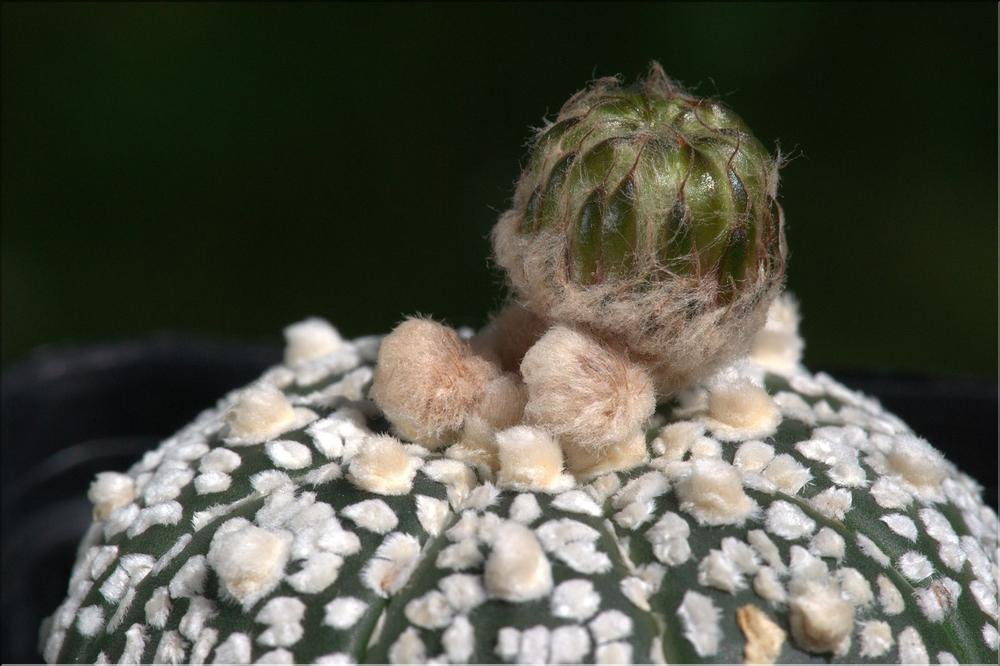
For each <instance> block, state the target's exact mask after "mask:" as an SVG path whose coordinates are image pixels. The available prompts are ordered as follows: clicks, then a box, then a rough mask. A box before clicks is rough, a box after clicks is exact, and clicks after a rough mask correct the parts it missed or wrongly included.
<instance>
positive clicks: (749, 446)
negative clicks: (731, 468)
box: [733, 439, 774, 472]
mask: <svg viewBox="0 0 1000 666" xmlns="http://www.w3.org/2000/svg"><path fill="white" fill-rule="evenodd" d="M773 458H774V447H773V446H771V445H770V444H765V443H764V442H761V441H759V440H756V439H754V440H750V441H749V442H744V443H742V444H740V448H738V449H737V450H736V455H735V456H734V457H733V464H734V465H735V466H736V467H738V468H739V469H741V470H743V471H744V472H762V471H764V468H765V467H767V464H768V463H769V462H771V460H772V459H773Z"/></svg>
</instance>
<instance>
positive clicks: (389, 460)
mask: <svg viewBox="0 0 1000 666" xmlns="http://www.w3.org/2000/svg"><path fill="white" fill-rule="evenodd" d="M416 473H417V463H416V461H415V460H414V459H413V458H411V457H410V456H409V455H407V453H406V450H405V449H404V448H403V445H402V443H401V442H400V441H399V440H398V439H396V438H395V437H392V436H390V435H377V436H374V437H368V438H366V439H365V440H364V442H363V444H362V446H361V450H360V451H359V452H358V454H357V455H356V456H354V457H353V458H351V463H350V466H349V467H348V473H347V478H348V480H349V481H351V483H353V484H354V485H356V486H357V487H359V488H361V489H362V490H367V491H369V492H373V493H377V494H379V495H403V494H405V493H408V492H409V491H410V488H412V487H413V477H414V476H415V475H416Z"/></svg>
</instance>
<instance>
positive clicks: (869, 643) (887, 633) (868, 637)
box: [858, 620, 895, 657]
mask: <svg viewBox="0 0 1000 666" xmlns="http://www.w3.org/2000/svg"><path fill="white" fill-rule="evenodd" d="M858 637H859V638H860V639H861V656H862V657H881V656H882V655H884V654H885V653H886V652H888V651H889V649H890V648H891V647H892V645H893V643H895V641H894V640H893V638H892V629H891V628H890V627H889V623H887V622H883V621H881V620H869V621H867V622H862V623H861V631H859V632H858Z"/></svg>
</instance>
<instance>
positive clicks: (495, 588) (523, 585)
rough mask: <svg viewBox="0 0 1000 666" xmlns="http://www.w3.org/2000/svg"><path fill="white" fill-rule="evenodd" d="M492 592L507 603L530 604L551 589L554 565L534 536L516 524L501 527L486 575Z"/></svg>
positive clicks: (506, 523) (510, 523)
mask: <svg viewBox="0 0 1000 666" xmlns="http://www.w3.org/2000/svg"><path fill="white" fill-rule="evenodd" d="M483 576H484V579H485V583H486V589H487V590H488V591H489V593H490V594H491V595H492V596H494V597H497V598H499V599H503V600H505V601H530V600H532V599H538V598H540V597H542V596H545V595H547V594H548V593H549V591H550V590H551V589H552V565H550V564H549V560H548V558H547V557H546V556H545V553H544V552H543V551H542V547H541V544H539V543H538V539H537V538H536V537H535V535H534V533H533V532H532V531H531V530H530V529H528V528H526V527H525V526H523V525H521V524H520V523H517V522H514V521H507V522H505V523H504V524H503V525H501V526H500V528H499V530H498V534H497V539H496V541H495V542H494V544H493V549H492V551H491V552H490V556H489V559H488V560H487V561H486V568H485V570H484V573H483Z"/></svg>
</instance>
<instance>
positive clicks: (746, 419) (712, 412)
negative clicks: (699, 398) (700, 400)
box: [705, 382, 781, 442]
mask: <svg viewBox="0 0 1000 666" xmlns="http://www.w3.org/2000/svg"><path fill="white" fill-rule="evenodd" d="M705 423H706V425H707V426H708V428H709V429H710V430H711V431H712V434H714V435H715V436H716V437H718V438H719V439H721V440H723V441H725V442H742V441H745V440H748V439H760V438H762V437H769V436H771V435H773V434H774V433H775V431H776V430H777V428H778V424H779V423H781V412H780V411H779V410H778V406H777V405H776V404H774V400H772V399H771V396H769V395H768V394H767V391H765V390H764V389H762V388H760V387H758V386H754V385H753V384H751V383H749V382H739V383H733V384H730V385H723V386H719V387H718V388H715V389H714V390H712V391H710V392H709V394H708V416H707V417H705Z"/></svg>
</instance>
